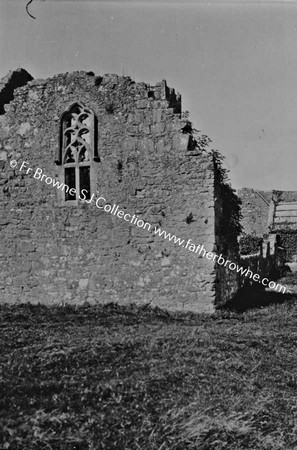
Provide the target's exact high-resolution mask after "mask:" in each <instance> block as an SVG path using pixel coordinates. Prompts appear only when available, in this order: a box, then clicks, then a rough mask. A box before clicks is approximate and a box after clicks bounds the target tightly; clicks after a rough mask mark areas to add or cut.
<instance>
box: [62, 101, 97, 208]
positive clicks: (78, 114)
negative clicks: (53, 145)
mask: <svg viewBox="0 0 297 450" xmlns="http://www.w3.org/2000/svg"><path fill="white" fill-rule="evenodd" d="M92 161H98V155H97V149H96V136H95V116H94V113H93V111H91V110H90V109H89V108H86V107H85V106H83V105H82V104H81V103H75V104H73V105H72V106H71V107H70V108H69V109H68V110H67V111H66V112H65V113H64V114H63V115H62V117H61V122H60V147H59V149H58V152H57V155H56V161H55V162H56V163H57V164H59V165H62V166H63V178H64V183H65V185H66V186H68V187H69V189H67V188H66V189H65V201H69V200H77V199H78V198H79V197H80V196H81V195H80V194H81V192H82V191H83V193H82V196H85V198H87V199H90V198H91V165H92Z"/></svg>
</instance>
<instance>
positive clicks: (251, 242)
mask: <svg viewBox="0 0 297 450" xmlns="http://www.w3.org/2000/svg"><path fill="white" fill-rule="evenodd" d="M262 242H263V238H262V237H259V236H256V235H254V234H244V235H243V236H241V237H240V238H239V253H240V254H241V255H253V254H254V253H258V251H259V248H260V245H261V244H262Z"/></svg>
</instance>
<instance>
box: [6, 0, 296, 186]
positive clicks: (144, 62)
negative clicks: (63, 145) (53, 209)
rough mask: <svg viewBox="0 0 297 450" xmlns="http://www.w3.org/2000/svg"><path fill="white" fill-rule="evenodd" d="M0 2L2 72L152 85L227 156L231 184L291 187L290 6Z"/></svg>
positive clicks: (292, 65)
mask: <svg viewBox="0 0 297 450" xmlns="http://www.w3.org/2000/svg"><path fill="white" fill-rule="evenodd" d="M26 3H27V0H1V2H0V30H1V31H0V42H1V43H0V57H1V73H0V76H4V75H5V74H6V72H8V70H10V69H14V68H17V67H19V66H20V67H23V68H25V69H26V70H28V72H30V73H31V74H32V75H33V76H34V78H46V77H48V76H51V75H54V74H56V73H61V72H70V71H73V70H92V71H94V72H95V73H96V74H97V75H99V74H101V75H102V74H104V73H118V74H121V75H129V76H131V78H132V79H134V80H135V81H145V82H148V83H150V84H155V83H156V82H158V81H161V80H162V79H166V80H167V83H168V85H169V86H170V87H174V88H175V89H176V90H178V91H179V92H180V93H181V94H182V108H183V110H189V111H190V119H191V120H192V121H193V123H194V126H195V127H196V128H198V129H200V130H202V131H203V133H205V134H208V136H209V137H210V138H211V139H212V141H213V147H214V148H216V149H218V150H220V151H221V153H223V154H224V155H225V156H226V160H225V165H226V166H227V167H228V168H229V169H230V179H231V181H232V185H233V186H234V187H235V188H240V187H243V186H246V187H254V188H257V189H265V190H270V189H283V190H297V4H296V3H295V2H284V1H275V0H273V1H270V2H266V1H265V2H264V1H253V2H249V1H243V0H237V1H233V2H222V1H219V2H214V1H211V2H210V1H208V2H207V1H204V0H201V1H194V0H193V1H190V2H185V1H180V2H172V1H167V0H164V1H162V2H152V1H145V0H139V1H137V2H127V1H123V0H121V1H120V2H116V1H105V2H103V1H99V0H93V1H87V0H67V1H63V0H44V1H42V0H34V2H33V3H32V4H31V5H30V11H31V13H32V14H33V15H35V16H36V20H33V19H31V18H30V17H29V16H28V15H27V14H26V11H25V6H26Z"/></svg>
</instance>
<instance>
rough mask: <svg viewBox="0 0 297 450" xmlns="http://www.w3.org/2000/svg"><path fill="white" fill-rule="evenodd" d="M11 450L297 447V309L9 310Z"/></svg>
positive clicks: (4, 389) (6, 434) (5, 365)
mask: <svg viewBox="0 0 297 450" xmlns="http://www.w3.org/2000/svg"><path fill="white" fill-rule="evenodd" d="M0 314H1V328H0V333H1V350H0V352H1V379H0V383H1V384H0V393H1V398H0V402H1V406H0V408H1V413H0V414H1V416H0V420H1V424H0V425H1V427H0V430H1V438H0V448H1V449H12V450H26V449H34V450H35V449H36V450H37V449H38V450H42V449H54V450H56V449H57V450H58V449H65V450H66V449H67V450H70V449H73V450H74V449H81V450H94V449H117V450H128V449H131V450H132V449H141V450H146V449H148V450H149V449H151V450H165V449H172V450H177V449H179V450H183V449H198V450H211V449H215V450H220V449H228V450H240V449H253V450H256V449H261V450H270V449H271V450H277V449H284V450H289V449H297V302H296V301H294V299H293V300H290V301H288V302H286V303H283V304H279V305H271V306H268V307H265V308H262V309H254V310H250V311H246V312H242V313H236V312H230V311H229V312H227V311H225V312H219V313H217V314H216V315H214V316H213V317H207V316H203V315H200V316H195V315H194V314H178V315H173V314H172V315H169V314H168V313H166V312H162V311H161V310H158V309H154V310H152V309H149V308H137V307H120V306H116V305H112V304H111V305H106V306H97V307H90V306H83V307H80V308H78V309H75V308H71V307H68V306H66V307H45V306H40V305H36V306H32V305H31V306H30V305H19V306H1V307H0Z"/></svg>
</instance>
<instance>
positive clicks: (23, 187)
mask: <svg viewBox="0 0 297 450" xmlns="http://www.w3.org/2000/svg"><path fill="white" fill-rule="evenodd" d="M26 83H27V80H26ZM4 103H6V102H4ZM77 103H79V104H80V105H83V106H84V107H86V108H88V109H89V110H90V111H92V112H93V113H94V117H95V125H94V126H95V130H94V131H95V141H94V145H95V148H94V154H93V155H92V157H90V158H89V159H85V160H84V161H85V166H87V167H90V169H89V172H90V173H89V175H86V177H88V176H90V188H91V193H92V194H93V195H94V198H98V197H103V198H104V199H105V203H107V204H109V205H114V204H116V205H119V207H120V209H121V210H123V211H124V212H126V213H129V214H130V215H131V216H132V215H135V216H137V217H138V218H139V219H141V220H142V221H143V222H144V223H149V224H151V229H150V230H148V229H145V228H141V227H138V226H135V225H134V224H131V223H129V222H127V221H125V220H123V219H122V218H119V217H117V216H115V215H112V214H110V213H107V212H105V211H104V210H103V209H99V208H97V207H96V205H95V204H94V203H92V204H88V203H86V202H81V201H79V200H78V199H77V198H76V200H75V201H72V202H71V201H70V202H69V201H66V199H65V194H64V193H63V192H61V190H59V189H57V188H55V187H53V186H52V185H49V184H47V182H44V180H43V181H41V179H40V178H38V177H35V178H34V176H33V174H34V171H35V170H36V169H37V168H39V169H41V170H42V173H43V174H46V175H47V177H50V178H52V179H53V180H58V181H60V182H62V181H64V182H65V173H66V172H65V170H66V169H65V167H64V166H63V164H64V162H65V161H64V160H63V158H62V157H60V160H59V155H61V153H60V152H61V117H62V115H63V113H65V111H68V110H69V108H71V105H75V104H77ZM3 107H4V109H5V114H4V115H2V116H1V119H0V120H1V122H0V123H1V136H0V137H1V148H0V186H1V189H0V211H1V213H0V214H1V215H0V239H1V254H0V261H1V272H2V273H1V281H0V300H1V301H4V302H20V301H28V302H32V303H37V302H45V303H47V304H52V303H64V302H71V303H74V304H81V303H83V302H85V301H88V302H92V303H94V302H100V303H107V302H118V303H122V304H128V303H130V302H137V303H139V304H147V303H149V304H151V305H154V306H159V307H161V308H166V309H169V310H177V309H184V310H192V311H199V312H202V311H205V312H211V311H213V309H214V306H215V302H216V301H218V302H220V303H222V302H223V301H225V300H227V299H228V298H229V297H230V295H231V293H233V292H234V290H235V291H236V283H235V282H234V280H233V281H232V283H233V286H232V289H230V286H229V288H228V290H227V291H228V292H229V293H227V294H226V296H225V298H224V289H221V288H220V289H218V284H219V283H220V277H222V274H221V275H220V277H218V272H217V270H216V265H215V263H214V262H213V261H210V260H208V259H207V258H203V257H202V255H201V254H200V255H198V254H197V253H195V254H194V253H193V252H191V251H189V250H188V249H186V248H184V247H183V246H179V245H176V244H174V243H173V242H169V241H168V240H165V239H164V238H163V237H159V236H157V235H155V233H154V232H153V230H154V227H157V228H159V227H161V228H162V229H164V230H166V232H167V233H172V234H174V235H175V236H177V237H180V238H181V239H184V240H185V242H186V241H187V240H188V239H191V240H192V242H194V243H196V244H201V245H202V244H203V246H204V248H205V249H207V251H217V250H218V245H219V244H218V243H219V239H218V238H216V236H215V214H216V212H215V211H216V208H215V201H216V198H215V195H214V183H215V171H214V163H213V157H212V154H211V153H208V152H206V151H202V150H199V149H197V148H195V147H193V146H191V145H189V140H190V136H189V134H188V133H186V132H185V128H184V127H185V123H186V122H185V120H183V119H181V114H180V113H181V99H180V96H179V95H178V94H176V93H175V91H174V90H173V89H170V88H168V87H167V84H166V81H162V82H160V83H157V84H156V86H153V87H152V86H149V85H147V84H145V83H135V82H133V81H132V80H131V79H130V78H129V77H120V76H117V75H105V76H103V77H98V76H94V75H93V74H92V73H86V72H74V73H71V74H68V73H66V74H61V75H57V76H54V77H53V78H49V79H46V80H33V81H29V82H28V83H27V84H25V85H24V86H23V87H20V88H18V89H17V90H15V91H14V98H13V100H12V101H10V103H8V104H5V105H3ZM78 114H79V112H78ZM82 120H83V119H82ZM69 123H70V125H71V122H69ZM70 128H71V126H70ZM72 128H73V127H72ZM73 129H74V128H73ZM75 132H76V131H75V129H74V131H73V133H75ZM80 137H81V138H82V139H83V137H82V136H80ZM69 139H70V140H69V142H70V143H71V142H73V145H74V138H73V141H71V139H72V138H71V137H70V138H69ZM69 142H68V141H67V145H68V144H69ZM71 145H72V144H71ZM57 155H58V156H57ZM94 155H95V156H96V157H94ZM71 157H72V156H70V166H69V167H70V168H71ZM12 160H15V161H17V167H15V168H11V167H10V164H11V161H12ZM24 161H25V162H26V163H27V166H26V167H30V168H32V171H31V172H30V173H26V171H25V170H24V169H22V170H21V171H20V167H21V164H22V162H24ZM68 163H69V160H68ZM73 164H74V163H73ZM79 170H80V169H79V166H78V165H77V171H79ZM71 173H72V175H71ZM77 173H78V172H77ZM73 174H74V171H73V172H71V171H70V172H69V177H70V178H69V180H70V182H73V179H74V178H73V177H74V175H73ZM77 176H78V175H77ZM81 176H82V175H81ZM71 177H72V178H71ZM86 179H87V178H86ZM71 180H72V181H71ZM76 180H77V178H76ZM86 182H87V181H86ZM74 183H76V181H75V182H74ZM74 185H75V184H74ZM68 200H69V199H68ZM101 201H102V203H101V204H103V200H101ZM189 217H191V220H188V219H187V218H189ZM220 271H222V269H220ZM220 273H221V272H220ZM234 283H235V284H234ZM227 284H228V283H227Z"/></svg>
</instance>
